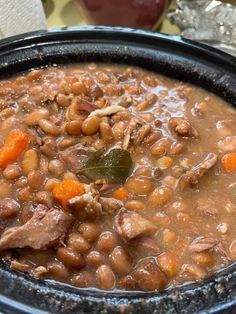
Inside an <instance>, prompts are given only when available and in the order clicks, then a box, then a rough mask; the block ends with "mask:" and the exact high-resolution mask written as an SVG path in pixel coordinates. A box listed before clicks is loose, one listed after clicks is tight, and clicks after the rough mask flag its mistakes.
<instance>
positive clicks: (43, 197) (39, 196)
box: [34, 191, 53, 207]
mask: <svg viewBox="0 0 236 314" xmlns="http://www.w3.org/2000/svg"><path fill="white" fill-rule="evenodd" d="M34 201H35V202H36V203H38V204H43V205H45V206H47V207H52V203H53V199H52V195H51V193H49V192H47V191H41V192H38V193H36V195H35V197H34Z"/></svg>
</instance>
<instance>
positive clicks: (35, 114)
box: [24, 108, 49, 126]
mask: <svg viewBox="0 0 236 314" xmlns="http://www.w3.org/2000/svg"><path fill="white" fill-rule="evenodd" d="M48 118H49V111H48V109H46V108H40V109H37V110H34V111H32V112H31V113H28V114H27V115H26V117H25V118H24V122H25V124H27V125H28V126H35V125H38V123H39V120H41V119H48Z"/></svg>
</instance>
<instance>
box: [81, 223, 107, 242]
mask: <svg viewBox="0 0 236 314" xmlns="http://www.w3.org/2000/svg"><path fill="white" fill-rule="evenodd" d="M78 231H79V232H80V233H81V234H82V236H83V237H84V238H85V239H86V240H87V241H88V242H94V241H95V240H96V239H97V237H98V236H99V234H100V233H101V228H100V227H99V225H98V224H96V223H93V222H86V223H82V224H80V225H79V229H78Z"/></svg>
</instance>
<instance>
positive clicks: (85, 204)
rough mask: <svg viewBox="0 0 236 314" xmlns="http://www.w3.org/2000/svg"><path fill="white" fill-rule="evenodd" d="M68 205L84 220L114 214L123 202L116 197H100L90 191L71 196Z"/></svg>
mask: <svg viewBox="0 0 236 314" xmlns="http://www.w3.org/2000/svg"><path fill="white" fill-rule="evenodd" d="M67 206H68V207H69V208H70V209H71V210H72V213H73V214H74V215H75V216H76V217H77V218H79V219H81V220H84V219H87V218H94V217H98V216H102V215H109V214H114V212H116V211H117V210H118V209H120V208H121V207H122V206H123V203H122V202H121V201H118V200H116V199H114V198H109V197H99V195H95V194H93V193H91V192H89V193H86V194H83V195H81V196H75V197H73V198H71V199H70V200H69V201H68V204H67Z"/></svg>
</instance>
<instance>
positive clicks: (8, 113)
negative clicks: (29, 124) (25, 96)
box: [0, 107, 16, 120]
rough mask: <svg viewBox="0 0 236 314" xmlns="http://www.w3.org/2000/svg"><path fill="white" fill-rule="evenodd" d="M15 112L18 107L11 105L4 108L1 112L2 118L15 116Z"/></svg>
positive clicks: (0, 117) (0, 116)
mask: <svg viewBox="0 0 236 314" xmlns="http://www.w3.org/2000/svg"><path fill="white" fill-rule="evenodd" d="M15 113H16V109H15V108H12V107H10V108H6V109H3V110H2V111H1V112H0V119H1V120H5V119H7V118H9V117H11V116H13V115H14V114H15Z"/></svg>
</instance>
